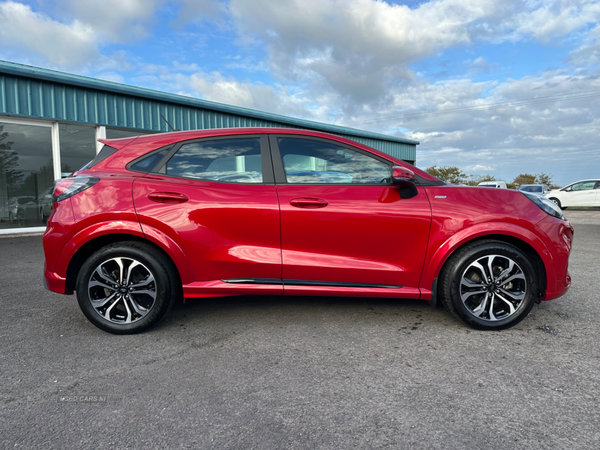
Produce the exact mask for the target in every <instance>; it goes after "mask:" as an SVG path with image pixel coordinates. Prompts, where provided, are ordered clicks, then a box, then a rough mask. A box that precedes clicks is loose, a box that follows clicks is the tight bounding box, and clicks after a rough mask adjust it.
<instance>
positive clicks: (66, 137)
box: [58, 123, 96, 177]
mask: <svg viewBox="0 0 600 450" xmlns="http://www.w3.org/2000/svg"><path fill="white" fill-rule="evenodd" d="M58 133H59V136H60V166H61V167H60V172H61V176H63V177H65V176H68V175H70V174H71V173H72V172H75V171H76V170H79V169H80V168H81V167H83V166H85V165H86V164H87V163H89V162H90V161H91V160H92V159H94V157H95V156H96V128H95V127H93V126H85V125H73V124H71V123H61V124H60V125H59V127H58Z"/></svg>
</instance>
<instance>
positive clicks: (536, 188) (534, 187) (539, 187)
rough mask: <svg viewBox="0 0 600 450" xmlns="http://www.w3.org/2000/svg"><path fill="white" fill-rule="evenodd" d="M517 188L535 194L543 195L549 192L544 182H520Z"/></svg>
mask: <svg viewBox="0 0 600 450" xmlns="http://www.w3.org/2000/svg"><path fill="white" fill-rule="evenodd" d="M517 190H519V191H524V192H530V193H531V194H535V195H544V194H547V193H548V192H550V188H549V187H548V186H546V185H545V184H522V185H521V186H519V189H517Z"/></svg>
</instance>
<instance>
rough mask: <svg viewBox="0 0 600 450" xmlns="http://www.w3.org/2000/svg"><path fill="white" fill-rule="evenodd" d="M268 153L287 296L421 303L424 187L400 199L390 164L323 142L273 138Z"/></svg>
mask: <svg viewBox="0 0 600 450" xmlns="http://www.w3.org/2000/svg"><path fill="white" fill-rule="evenodd" d="M271 151H272V152H273V158H274V168H275V176H276V181H277V193H278V195H279V201H280V208H281V243H282V258H283V282H284V286H285V292H286V293H299V292H302V291H306V292H308V291H312V292H322V293H325V292H331V291H336V290H340V289H342V290H343V289H345V290H346V292H345V293H346V294H348V293H350V292H355V293H357V294H360V293H361V292H362V293H363V294H364V293H365V292H367V291H365V289H367V290H368V289H375V290H377V291H378V292H379V293H380V294H381V295H385V292H386V290H387V292H389V293H390V294H392V293H394V294H395V295H405V296H406V297H418V296H419V290H418V288H417V286H418V283H419V279H420V275H421V270H422V266H423V261H424V258H425V251H426V246H427V239H428V234H429V228H430V222H431V208H430V204H429V200H428V198H427V194H426V193H425V191H424V189H423V188H418V193H417V195H416V196H413V197H412V198H402V195H401V191H400V189H399V188H398V187H396V186H392V185H391V183H390V169H391V167H392V163H390V162H389V161H385V160H383V159H380V158H378V157H376V156H375V155H372V154H370V153H368V152H364V151H362V150H360V149H357V148H354V147H350V146H345V145H342V144H339V143H336V142H334V141H329V140H326V139H318V138H308V137H301V138H299V137H291V136H285V135H282V136H272V137H271ZM370 294H373V292H370Z"/></svg>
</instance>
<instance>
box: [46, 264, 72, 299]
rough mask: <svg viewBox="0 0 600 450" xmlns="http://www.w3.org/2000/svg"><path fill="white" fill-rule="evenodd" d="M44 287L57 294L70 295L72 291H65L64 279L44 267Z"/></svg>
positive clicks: (65, 283) (65, 281) (65, 282)
mask: <svg viewBox="0 0 600 450" xmlns="http://www.w3.org/2000/svg"><path fill="white" fill-rule="evenodd" d="M44 287H45V288H46V289H48V290H49V291H52V292H56V293H57V294H67V295H71V294H72V293H73V291H71V290H70V289H67V280H66V278H63V277H61V276H60V275H58V274H57V273H56V272H51V271H49V270H47V269H46V268H45V267H44Z"/></svg>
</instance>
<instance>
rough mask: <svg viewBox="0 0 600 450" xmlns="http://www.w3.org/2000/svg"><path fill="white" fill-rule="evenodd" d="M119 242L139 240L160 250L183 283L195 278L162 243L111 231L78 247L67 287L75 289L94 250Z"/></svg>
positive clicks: (67, 275)
mask: <svg viewBox="0 0 600 450" xmlns="http://www.w3.org/2000/svg"><path fill="white" fill-rule="evenodd" d="M119 242H139V243H143V244H146V245H149V246H151V247H152V248H153V249H155V250H156V251H158V252H160V253H161V254H162V255H163V256H164V258H165V260H166V261H167V263H168V264H171V265H172V266H173V268H174V271H175V273H176V274H177V277H178V279H179V282H180V283H181V285H183V282H184V281H188V280H187V278H189V277H190V276H191V277H192V278H193V275H190V274H189V273H187V272H186V267H180V265H178V264H177V263H176V261H175V259H174V258H173V257H172V256H171V254H169V252H167V251H166V250H165V249H164V248H162V246H161V245H159V244H157V243H156V242H153V241H152V240H149V239H146V238H144V237H143V236H138V235H135V234H128V233H110V234H103V235H100V236H96V237H94V238H92V239H90V240H89V241H87V242H86V243H85V244H83V245H82V246H81V247H80V248H79V249H77V251H76V252H75V253H74V254H73V256H72V257H71V259H70V261H69V265H68V267H67V273H66V283H65V284H66V288H67V289H68V290H70V291H73V292H74V291H75V288H76V282H77V276H78V275H79V271H80V269H81V266H82V265H83V263H84V262H85V261H86V260H87V259H88V258H89V257H90V255H92V254H93V253H94V252H96V251H97V250H99V249H100V248H102V247H105V246H107V245H110V244H115V243H119ZM188 265H189V263H188ZM181 269H183V272H184V273H183V274H182V273H181ZM187 269H189V271H191V267H187ZM186 275H187V277H186Z"/></svg>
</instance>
